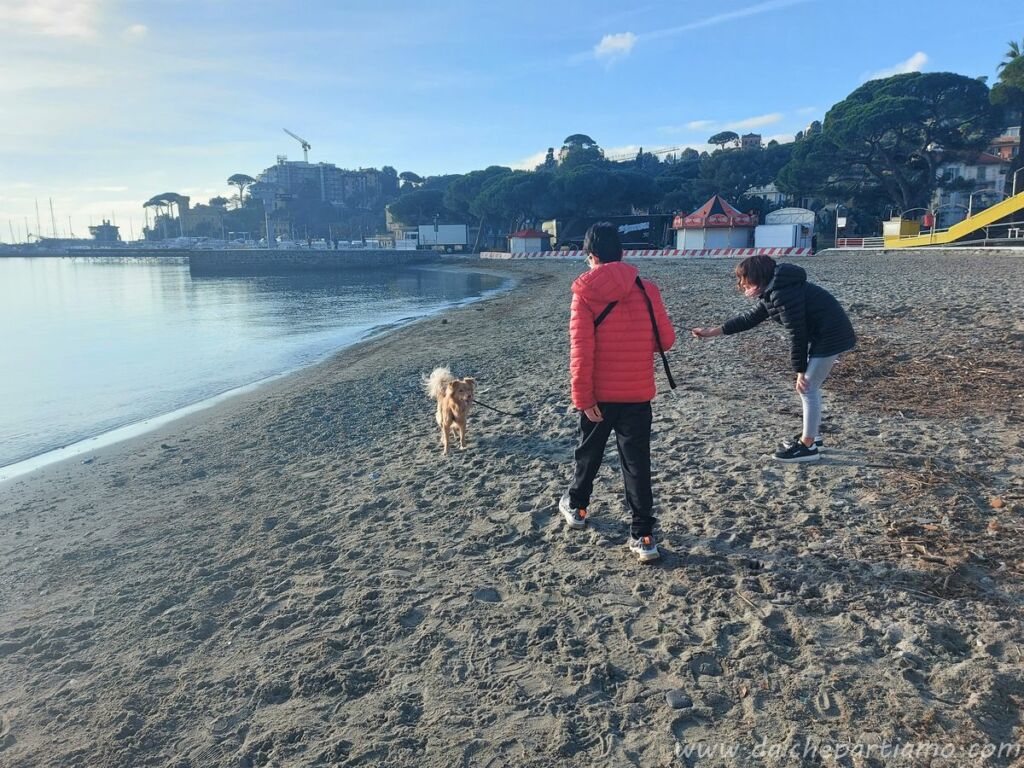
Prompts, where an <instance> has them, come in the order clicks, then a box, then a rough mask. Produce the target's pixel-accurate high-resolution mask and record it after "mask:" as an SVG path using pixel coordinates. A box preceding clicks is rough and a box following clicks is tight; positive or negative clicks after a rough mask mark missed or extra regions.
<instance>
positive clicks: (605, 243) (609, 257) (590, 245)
mask: <svg viewBox="0 0 1024 768" xmlns="http://www.w3.org/2000/svg"><path fill="white" fill-rule="evenodd" d="M583 250H584V251H586V252H587V253H592V254H594V255H595V256H597V258H598V260H599V261H600V262H601V263H602V264H603V263H605V262H609V261H622V241H621V240H620V239H619V230H618V228H617V227H616V226H615V225H614V224H612V223H611V222H608V221H599V222H597V223H596V224H591V225H590V229H588V230H587V234H586V237H584V238H583Z"/></svg>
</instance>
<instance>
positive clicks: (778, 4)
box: [569, 0, 811, 64]
mask: <svg viewBox="0 0 1024 768" xmlns="http://www.w3.org/2000/svg"><path fill="white" fill-rule="evenodd" d="M809 2H811V0H766V2H761V3H757V4H755V5H748V6H747V7H746V8H738V9H736V10H734V11H726V12H724V13H717V14H715V15H714V16H707V17H705V18H703V19H697V20H696V21H690V22H687V23H686V24H680V25H679V26H675V27H665V28H662V29H658V30H655V31H653V32H645V33H643V34H640V35H635V34H633V33H632V32H620V33H618V34H615V35H605V36H604V37H602V38H601V42H599V43H598V44H597V45H595V46H594V50H593V56H594V58H597V59H604V60H606V61H614V60H615V59H617V58H620V57H622V56H625V55H627V54H628V53H629V52H630V51H632V50H633V47H634V46H635V45H636V44H637V42H639V41H641V40H656V39H658V38H663V37H674V36H676V35H681V34H683V33H684V32H690V31H692V30H695V29H704V28H705V27H714V26H717V25H719V24H726V23H728V22H730V21H737V20H739V19H745V18H747V17H749V16H757V15H758V14H761V13H768V12H769V11H776V10H780V9H782V8H789V7H790V6H793V5H803V4H804V3H809ZM586 58H587V57H586V56H585V55H581V54H575V55H573V56H571V57H570V58H569V61H570V63H572V64H579V63H581V62H582V61H584V60H585V59H586Z"/></svg>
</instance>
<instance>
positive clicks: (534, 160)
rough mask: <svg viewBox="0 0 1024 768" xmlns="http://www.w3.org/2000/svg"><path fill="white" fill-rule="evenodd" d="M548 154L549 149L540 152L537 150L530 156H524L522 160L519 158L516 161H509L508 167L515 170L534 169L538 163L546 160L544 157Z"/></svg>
mask: <svg viewBox="0 0 1024 768" xmlns="http://www.w3.org/2000/svg"><path fill="white" fill-rule="evenodd" d="M547 156H548V151H547V150H546V149H542V150H541V151H540V152H535V153H534V154H532V155H529V156H528V157H524V158H523V159H522V160H517V161H516V162H514V163H507V165H508V167H509V168H511V169H512V170H513V171H532V170H533V169H534V168H536V167H537V166H538V165H540V164H541V163H543V162H544V158H546V157H547Z"/></svg>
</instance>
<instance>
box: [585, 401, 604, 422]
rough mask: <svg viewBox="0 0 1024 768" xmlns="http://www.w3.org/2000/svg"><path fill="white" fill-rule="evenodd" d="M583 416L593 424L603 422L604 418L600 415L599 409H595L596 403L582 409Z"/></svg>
mask: <svg viewBox="0 0 1024 768" xmlns="http://www.w3.org/2000/svg"><path fill="white" fill-rule="evenodd" d="M583 415H584V416H586V417H587V418H588V419H590V420H591V421H592V422H594V423H595V424H596V423H597V422H599V421H604V416H602V415H601V409H600V408H598V407H597V404H596V403H595V404H594V405H592V406H590V407H589V408H584V409H583Z"/></svg>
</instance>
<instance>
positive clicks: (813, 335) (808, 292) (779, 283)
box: [722, 264, 857, 373]
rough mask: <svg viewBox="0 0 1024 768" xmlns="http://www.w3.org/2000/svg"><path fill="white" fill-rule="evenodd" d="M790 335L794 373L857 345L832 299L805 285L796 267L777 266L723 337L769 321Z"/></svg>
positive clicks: (803, 274)
mask: <svg viewBox="0 0 1024 768" xmlns="http://www.w3.org/2000/svg"><path fill="white" fill-rule="evenodd" d="M769 317H770V318H771V319H772V320H774V321H775V322H777V323H781V324H782V325H783V327H785V328H786V330H788V331H789V338H790V342H791V351H790V354H791V356H792V359H793V370H794V371H796V372H797V373H803V372H804V371H806V370H807V359H808V358H809V357H829V356H831V355H838V354H839V353H840V352H847V351H849V350H851V349H853V348H854V346H855V345H856V344H857V337H856V335H855V334H854V332H853V326H852V325H851V324H850V318H849V317H847V316H846V312H844V311H843V308H842V307H841V306H839V302H838V301H836V298H835V296H833V295H832V294H831V293H829V292H828V291H826V290H825V289H824V288H821V287H820V286H817V285H815V284H814V283H809V282H807V273H806V272H805V271H804V270H803V268H801V267H798V266H796V264H779V265H778V266H777V267H776V268H775V276H774V277H773V278H772V281H771V282H770V283H769V284H768V287H767V288H766V289H765V291H764V293H762V294H761V300H760V301H758V302H757V306H756V307H754V308H753V309H752V310H750V311H749V312H746V313H744V314H742V315H737V316H736V317H734V318H732V319H731V320H728V321H727V322H726V323H725V325H723V326H722V330H723V331H724V332H725V334H726V335H729V334H733V333H739V332H740V331H747V330H750V329H751V328H753V327H754V326H755V325H759V324H760V323H763V322H764V321H765V320H767V319H768V318H769Z"/></svg>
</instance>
